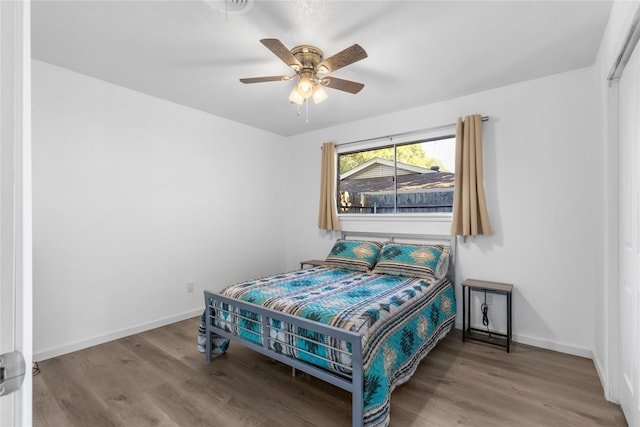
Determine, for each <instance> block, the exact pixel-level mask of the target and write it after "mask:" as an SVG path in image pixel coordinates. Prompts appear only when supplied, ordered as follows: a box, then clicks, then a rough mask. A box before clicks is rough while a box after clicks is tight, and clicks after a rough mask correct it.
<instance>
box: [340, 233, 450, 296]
mask: <svg viewBox="0 0 640 427" xmlns="http://www.w3.org/2000/svg"><path fill="white" fill-rule="evenodd" d="M341 238H342V239H346V240H374V241H377V242H396V243H408V244H416V245H442V246H444V247H445V248H448V249H449V270H448V271H447V277H448V278H449V281H450V282H451V283H453V284H454V285H455V283H456V280H455V279H456V242H457V239H456V236H452V235H449V234H405V233H376V232H363V231H342V232H341Z"/></svg>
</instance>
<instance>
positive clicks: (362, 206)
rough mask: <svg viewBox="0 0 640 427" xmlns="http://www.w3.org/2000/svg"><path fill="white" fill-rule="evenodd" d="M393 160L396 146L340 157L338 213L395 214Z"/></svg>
mask: <svg viewBox="0 0 640 427" xmlns="http://www.w3.org/2000/svg"><path fill="white" fill-rule="evenodd" d="M393 158H394V154H393V147H387V148H379V149H376V150H366V151H359V152H356V153H349V154H341V155H340V156H338V165H339V170H340V172H339V174H340V175H339V178H338V213H350V214H373V213H393V212H394V199H395V189H394V179H393V177H394V162H393Z"/></svg>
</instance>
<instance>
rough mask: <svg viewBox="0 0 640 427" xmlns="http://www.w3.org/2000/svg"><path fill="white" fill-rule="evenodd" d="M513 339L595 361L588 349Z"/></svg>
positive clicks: (525, 337)
mask: <svg viewBox="0 0 640 427" xmlns="http://www.w3.org/2000/svg"><path fill="white" fill-rule="evenodd" d="M459 323H460V324H458V322H456V329H460V330H462V320H460V322H459ZM498 332H500V331H498ZM503 333H504V332H503ZM511 339H512V340H513V342H517V343H520V344H526V345H530V346H533V347H538V348H544V349H545V350H553V351H558V352H560V353H567V354H572V355H574V356H579V357H585V358H587V359H593V351H592V350H590V349H587V348H580V347H575V346H571V345H566V344H562V343H557V342H553V341H548V340H543V339H540V338H532V337H529V336H526V335H518V334H513V335H512V337H511Z"/></svg>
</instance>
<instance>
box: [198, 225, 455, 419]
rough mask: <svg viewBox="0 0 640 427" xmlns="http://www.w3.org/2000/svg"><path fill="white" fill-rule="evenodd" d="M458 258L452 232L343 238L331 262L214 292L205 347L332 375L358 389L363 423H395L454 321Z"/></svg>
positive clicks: (356, 402) (355, 408)
mask: <svg viewBox="0 0 640 427" xmlns="http://www.w3.org/2000/svg"><path fill="white" fill-rule="evenodd" d="M454 261H455V237H451V236H413V235H404V236H394V237H389V238H381V237H379V236H374V235H363V234H360V235H357V236H347V235H343V236H341V238H340V239H338V240H337V241H336V242H335V244H334V246H333V248H332V250H331V252H330V254H329V255H328V256H327V258H326V261H325V263H324V264H323V265H322V266H317V267H312V268H307V269H302V270H296V271H291V272H287V273H282V274H278V275H275V276H271V277H265V278H261V279H258V280H253V281H248V282H244V283H239V284H235V285H232V286H229V287H227V288H225V289H224V290H222V291H221V292H209V291H205V295H204V297H205V311H204V313H203V316H202V321H201V327H200V337H199V344H201V345H203V347H204V352H205V354H206V359H207V361H211V360H212V359H213V357H214V356H215V355H218V354H222V353H224V352H225V351H226V349H227V346H228V345H229V342H230V341H233V342H237V343H240V344H242V345H244V346H246V347H248V348H251V349H253V350H255V351H258V352H260V353H262V354H265V355H267V356H269V357H271V358H273V359H275V360H278V361H280V362H282V363H284V364H286V365H289V366H291V367H293V368H294V370H295V369H297V370H300V371H303V372H306V373H308V374H310V375H313V376H315V377H317V378H319V379H321V380H324V381H327V382H329V383H331V384H333V385H335V386H338V387H340V388H342V389H344V390H346V391H348V392H350V393H351V394H352V423H353V426H367V427H373V426H386V425H388V424H389V419H390V418H389V410H390V398H391V392H392V391H393V389H394V388H395V387H396V386H398V385H400V384H402V383H404V382H405V381H407V380H408V379H409V378H410V377H411V375H412V374H413V373H414V372H415V370H416V368H417V367H418V364H419V363H420V361H421V360H422V359H423V358H424V357H425V356H426V355H427V353H428V352H429V351H430V350H431V349H432V348H433V347H434V346H435V345H436V344H437V343H438V342H439V341H440V340H441V339H442V338H444V337H445V336H446V334H447V333H448V332H449V331H450V330H451V328H452V327H453V324H454V320H455V315H456V301H455V292H454V286H453V283H455V281H454V272H455V268H454ZM294 372H295V371H294Z"/></svg>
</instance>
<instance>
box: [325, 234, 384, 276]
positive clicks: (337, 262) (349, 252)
mask: <svg viewBox="0 0 640 427" xmlns="http://www.w3.org/2000/svg"><path fill="white" fill-rule="evenodd" d="M380 249H382V243H381V242H367V241H360V240H343V239H340V240H338V241H336V243H335V244H334V245H333V249H331V252H329V255H328V256H327V259H326V260H325V265H327V266H330V267H338V268H347V269H350V270H356V271H362V272H365V273H367V272H369V271H371V269H372V268H373V266H374V265H375V264H376V261H377V260H378V255H379V254H380Z"/></svg>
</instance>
